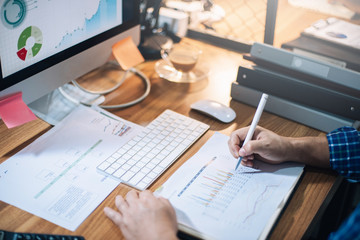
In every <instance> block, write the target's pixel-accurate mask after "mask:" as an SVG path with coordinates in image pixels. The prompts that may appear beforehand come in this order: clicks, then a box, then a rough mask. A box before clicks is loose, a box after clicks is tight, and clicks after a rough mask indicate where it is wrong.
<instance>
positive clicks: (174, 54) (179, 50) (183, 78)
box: [161, 43, 201, 82]
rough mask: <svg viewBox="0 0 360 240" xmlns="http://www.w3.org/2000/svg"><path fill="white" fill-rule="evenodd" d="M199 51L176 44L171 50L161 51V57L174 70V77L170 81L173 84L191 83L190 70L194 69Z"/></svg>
mask: <svg viewBox="0 0 360 240" xmlns="http://www.w3.org/2000/svg"><path fill="white" fill-rule="evenodd" d="M200 55H201V50H200V49H198V48H197V47H195V46H193V45H190V44H186V43H178V44H174V45H173V47H172V48H171V49H162V50H161V57H162V59H163V60H164V61H165V62H166V63H167V64H168V65H170V66H172V67H173V68H174V70H175V71H174V76H173V78H172V81H174V82H193V81H195V80H196V79H194V77H196V76H194V74H192V72H191V70H193V69H194V67H195V65H196V63H197V61H198V59H199V56H200Z"/></svg>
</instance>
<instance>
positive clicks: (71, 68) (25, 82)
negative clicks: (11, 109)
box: [0, 0, 140, 103]
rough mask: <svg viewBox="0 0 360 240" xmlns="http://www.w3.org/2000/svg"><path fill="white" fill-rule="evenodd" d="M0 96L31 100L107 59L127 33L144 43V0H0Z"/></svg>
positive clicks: (27, 101)
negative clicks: (141, 8) (20, 94)
mask: <svg viewBox="0 0 360 240" xmlns="http://www.w3.org/2000/svg"><path fill="white" fill-rule="evenodd" d="M0 3H1V5H0V18H1V20H0V32H1V34H0V74H1V79H0V91H1V92H0V97H4V96H6V95H7V94H12V93H14V92H19V91H21V92H23V99H24V101H25V102H26V103H30V102H32V101H34V100H36V99H38V98H40V97H42V96H43V95H45V94H47V93H48V92H50V91H52V90H54V89H55V88H57V87H59V86H61V85H63V84H64V83H66V82H69V81H71V80H73V79H75V78H77V77H80V76H81V75H83V74H85V73H87V72H89V71H90V70H93V69H94V68H96V67H98V66H100V65H102V64H104V63H105V62H106V61H107V60H108V59H109V57H110V55H111V47H112V45H113V44H114V43H116V42H117V41H119V40H121V39H123V38H124V37H128V36H132V37H133V39H134V41H135V43H136V44H138V43H139V39H140V26H139V1H134V0H76V1H74V0H2V1H0Z"/></svg>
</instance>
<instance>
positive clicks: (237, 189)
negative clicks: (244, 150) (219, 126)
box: [178, 156, 281, 228]
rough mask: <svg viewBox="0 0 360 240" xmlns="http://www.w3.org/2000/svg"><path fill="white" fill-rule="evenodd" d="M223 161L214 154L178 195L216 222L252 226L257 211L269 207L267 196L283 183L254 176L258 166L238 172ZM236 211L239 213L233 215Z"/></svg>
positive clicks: (269, 196) (235, 225)
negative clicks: (262, 179) (223, 164)
mask: <svg viewBox="0 0 360 240" xmlns="http://www.w3.org/2000/svg"><path fill="white" fill-rule="evenodd" d="M215 160H217V161H215ZM221 162H222V161H221V156H220V157H213V158H212V159H211V160H210V161H209V162H207V163H206V164H205V165H204V166H203V167H202V168H201V169H200V170H199V171H198V173H197V174H195V175H194V177H193V178H192V179H191V181H189V182H188V183H187V184H186V186H185V187H184V188H183V189H182V191H180V193H179V194H178V197H180V198H181V199H182V200H185V201H187V202H188V203H189V204H191V205H193V207H196V208H198V211H201V214H202V215H204V216H206V217H210V218H212V219H213V220H215V221H221V222H223V223H224V222H226V223H227V224H229V225H233V226H234V227H240V226H241V227H242V228H244V227H247V226H248V225H253V224H254V221H255V220H256V215H257V213H258V212H259V211H262V210H264V208H266V205H265V204H266V201H267V199H269V198H271V196H272V195H273V194H274V193H275V191H276V189H277V188H278V187H279V186H280V185H281V182H278V183H269V182H266V181H261V180H260V181H259V180H258V179H257V178H254V175H255V174H257V170H256V169H250V170H249V169H248V168H246V167H243V169H242V170H240V171H238V172H235V171H234V170H232V169H228V168H226V167H224V166H221ZM219 163H220V164H219ZM240 205H241V207H240ZM199 208H200V209H201V210H199ZM234 211H237V213H236V214H233V213H234ZM230 212H231V213H232V214H231V215H230V214H229V213H230ZM230 216H231V217H230Z"/></svg>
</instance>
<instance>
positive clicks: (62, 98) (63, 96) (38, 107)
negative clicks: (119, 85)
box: [29, 83, 105, 125]
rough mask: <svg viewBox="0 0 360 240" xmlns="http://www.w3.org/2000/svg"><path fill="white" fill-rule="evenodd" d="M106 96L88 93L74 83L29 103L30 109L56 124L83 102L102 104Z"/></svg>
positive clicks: (46, 120) (43, 118)
mask: <svg viewBox="0 0 360 240" xmlns="http://www.w3.org/2000/svg"><path fill="white" fill-rule="evenodd" d="M104 100H105V98H104V97H103V96H100V95H95V94H88V93H85V92H84V91H82V90H81V89H79V88H78V87H76V86H74V85H72V84H68V83H67V84H65V85H64V86H62V87H60V88H58V89H55V90H54V91H52V92H50V93H49V94H47V95H45V96H43V97H41V98H39V99H37V100H36V101H34V102H32V103H30V104H29V107H30V109H31V110H32V111H33V112H34V114H36V115H37V116H38V117H39V118H41V119H42V120H44V121H45V122H47V123H49V124H51V125H56V124H58V123H59V122H60V121H61V120H63V119H64V118H65V117H66V116H67V115H68V114H69V113H71V112H72V111H73V110H74V109H75V108H76V107H77V106H78V105H80V101H81V102H88V103H89V105H91V104H96V105H98V104H101V103H102V102H103V101H104Z"/></svg>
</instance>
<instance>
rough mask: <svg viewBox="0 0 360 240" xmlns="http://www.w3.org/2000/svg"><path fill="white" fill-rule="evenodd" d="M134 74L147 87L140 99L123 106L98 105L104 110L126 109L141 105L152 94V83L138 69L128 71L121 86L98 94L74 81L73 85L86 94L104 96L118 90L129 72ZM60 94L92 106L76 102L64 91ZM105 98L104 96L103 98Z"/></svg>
mask: <svg viewBox="0 0 360 240" xmlns="http://www.w3.org/2000/svg"><path fill="white" fill-rule="evenodd" d="M129 71H130V72H132V73H135V74H136V75H138V76H139V77H140V78H141V80H142V81H143V82H144V85H145V92H144V94H143V95H141V96H140V97H139V98H137V99H135V100H133V101H130V102H127V103H122V104H114V105H101V104H100V105H98V106H99V107H101V108H104V109H115V108H125V107H130V106H132V105H135V104H136V103H139V102H141V101H142V100H144V99H145V98H146V97H147V96H148V95H149V93H150V89H151V83H150V80H149V78H148V77H147V76H146V75H145V74H144V73H142V72H141V71H140V70H138V69H136V68H130V69H129V70H127V71H126V72H125V74H124V77H123V78H122V80H121V81H120V82H119V83H120V84H117V85H116V86H115V87H112V88H110V89H109V90H105V91H102V92H96V91H90V90H87V89H85V88H83V87H82V86H80V85H79V84H78V83H77V82H76V81H75V80H74V81H73V84H74V85H75V86H76V87H78V88H79V89H81V90H82V91H84V92H86V93H90V94H97V95H102V96H103V94H106V93H109V92H111V91H114V90H115V89H116V88H118V87H119V86H120V85H121V84H122V83H123V82H124V81H125V77H126V75H127V74H128V72H129ZM59 90H60V92H61V93H62V95H64V96H65V97H66V98H68V99H69V100H70V101H72V102H75V103H81V104H83V105H86V106H90V105H91V104H89V103H86V102H82V101H79V100H76V99H74V98H73V97H70V96H69V95H68V94H66V93H65V92H64V90H63V89H59ZM103 97H104V96H103Z"/></svg>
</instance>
